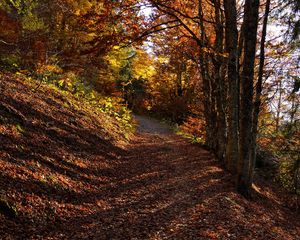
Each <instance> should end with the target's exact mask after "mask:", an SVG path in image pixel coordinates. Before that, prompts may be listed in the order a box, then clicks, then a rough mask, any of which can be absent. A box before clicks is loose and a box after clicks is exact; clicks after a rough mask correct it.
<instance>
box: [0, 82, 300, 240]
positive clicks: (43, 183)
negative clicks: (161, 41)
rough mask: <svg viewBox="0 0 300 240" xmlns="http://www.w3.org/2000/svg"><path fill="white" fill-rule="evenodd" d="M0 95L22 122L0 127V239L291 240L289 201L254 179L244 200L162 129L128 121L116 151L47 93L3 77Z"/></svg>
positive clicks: (295, 226) (210, 162) (196, 151)
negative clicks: (129, 132) (127, 135)
mask: <svg viewBox="0 0 300 240" xmlns="http://www.w3.org/2000/svg"><path fill="white" fill-rule="evenodd" d="M0 89H1V98H0V103H1V102H2V103H4V104H5V105H4V106H5V109H4V107H2V110H1V109H0V113H1V114H3V113H5V112H6V113H7V110H8V109H9V114H10V115H11V117H12V118H15V119H16V118H20V119H17V120H18V121H23V124H22V125H21V126H20V125H18V124H16V123H15V122H12V123H11V124H10V125H9V126H13V125H14V126H15V127H14V128H11V127H8V125H7V123H6V124H5V123H4V121H2V123H1V122H0V191H1V192H0V194H1V196H2V197H1V198H2V199H5V200H6V201H7V202H8V203H9V204H11V205H14V206H15V208H16V210H17V212H18V215H17V216H14V215H13V214H12V213H9V212H5V211H4V210H3V209H2V212H0V239H109V240H110V239H137V240H146V239H153V240H154V239H193V240H194V239H251V240H252V239H282V240H288V239H300V238H299V236H300V217H299V215H297V214H296V213H295V212H293V211H292V210H291V209H290V208H289V207H288V206H287V204H286V198H287V196H289V195H286V193H283V192H280V191H279V189H278V188H277V187H276V186H275V185H274V184H272V183H270V182H268V181H265V180H263V178H257V179H256V183H255V184H256V185H255V189H256V192H255V194H254V198H253V199H252V200H251V201H249V200H246V199H244V198H243V197H241V196H240V195H238V194H237V193H236V192H235V189H234V180H233V177H232V176H231V175H230V174H229V173H227V172H226V171H224V170H223V169H222V167H221V165H220V164H219V163H218V162H217V161H216V160H215V158H214V157H213V155H212V154H210V153H209V152H208V151H206V150H205V149H203V148H202V147H201V146H199V145H197V144H192V143H190V142H189V141H187V140H186V139H183V138H182V137H180V136H177V135H175V134H173V133H172V131H171V130H170V129H169V128H168V126H166V125H164V124H162V123H160V122H158V121H156V120H153V119H150V118H148V117H142V116H136V118H137V121H138V122H139V125H138V127H137V133H136V134H135V136H134V137H132V139H131V141H130V142H129V143H128V144H126V145H122V146H118V145H115V144H112V143H111V141H110V140H107V139H105V138H103V136H102V135H101V134H97V132H99V130H101V129H97V126H98V125H99V126H100V125H101V122H99V120H97V119H96V116H93V117H91V116H88V115H87V113H84V112H78V111H77V112H76V110H74V109H70V108H66V107H62V106H61V104H62V102H63V99H61V96H59V94H57V93H54V92H52V91H50V90H49V91H48V92H47V94H46V92H45V93H44V92H43V91H42V90H40V91H37V92H36V93H35V94H34V95H33V94H32V92H31V91H29V87H28V86H27V85H26V84H24V83H23V82H22V81H20V80H12V79H7V80H6V81H3V79H1V81H0ZM51 96H52V97H51ZM1 111H2V112H1ZM6 119H7V116H6ZM90 119H92V120H90ZM97 124H98V125H97ZM99 126H98V127H99ZM102 134H103V133H102Z"/></svg>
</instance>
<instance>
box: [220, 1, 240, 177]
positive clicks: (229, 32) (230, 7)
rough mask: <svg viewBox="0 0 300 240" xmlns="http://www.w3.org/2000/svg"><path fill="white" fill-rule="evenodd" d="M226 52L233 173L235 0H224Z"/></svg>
mask: <svg viewBox="0 0 300 240" xmlns="http://www.w3.org/2000/svg"><path fill="white" fill-rule="evenodd" d="M224 9H225V33H226V38H225V41H226V52H227V54H228V62H227V78H228V106H227V108H228V134H227V145H226V163H227V168H228V169H229V170H230V171H231V172H236V166H237V161H238V101H239V96H238V89H239V86H238V49H237V46H238V30H237V11H236V1H235V0H224Z"/></svg>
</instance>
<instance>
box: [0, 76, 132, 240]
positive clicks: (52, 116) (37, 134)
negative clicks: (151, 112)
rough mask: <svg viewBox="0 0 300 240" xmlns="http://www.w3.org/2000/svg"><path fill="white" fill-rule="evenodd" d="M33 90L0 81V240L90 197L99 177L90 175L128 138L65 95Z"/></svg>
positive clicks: (24, 82) (19, 81)
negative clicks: (80, 195)
mask: <svg viewBox="0 0 300 240" xmlns="http://www.w3.org/2000/svg"><path fill="white" fill-rule="evenodd" d="M36 87H37V82H35V81H31V80H28V79H25V78H24V77H21V76H17V75H13V74H8V73H5V74H2V73H1V75H0V92H1V93H0V191H1V192H0V200H1V203H3V204H1V206H2V207H1V206H0V207H1V209H0V210H1V211H0V235H1V236H7V235H6V234H5V233H3V232H7V233H9V232H10V230H9V229H10V228H12V230H11V232H10V234H13V232H14V231H15V230H16V229H18V228H15V227H14V224H18V223H17V222H18V221H20V223H22V224H25V225H26V223H27V224H29V226H30V225H32V228H35V227H37V226H35V224H30V223H34V222H35V223H37V224H38V226H40V227H41V226H42V225H43V224H44V223H46V222H47V221H49V218H51V217H53V216H54V215H53V214H54V213H55V212H56V207H55V206H54V205H55V203H57V204H59V203H61V202H64V201H68V202H69V201H70V202H72V203H76V202H77V201H79V199H78V197H77V194H78V192H80V191H90V192H92V191H94V190H95V188H96V187H97V186H96V185H93V184H92V183H94V182H101V181H102V180H105V176H102V175H100V174H98V172H93V171H98V170H99V171H100V170H101V169H102V168H103V169H105V168H106V165H107V162H109V161H113V160H115V159H117V158H118V154H119V153H121V152H123V151H124V150H122V147H121V146H122V143H124V141H125V140H126V139H125V135H127V134H129V133H128V132H126V131H125V130H123V129H122V125H121V124H120V123H119V122H118V121H117V120H115V119H114V118H113V117H110V116H108V115H107V114H105V113H101V112H100V111H97V110H95V109H94V108H92V107H91V106H89V104H88V103H85V102H84V101H80V100H78V99H76V98H74V97H73V96H72V95H71V94H70V93H67V92H62V91H60V90H59V89H57V88H55V87H53V86H47V85H42V86H41V87H39V88H38V89H37V90H36V91H34V90H35V89H36ZM92 166H96V167H97V169H95V168H93V167H92ZM103 171H106V170H103ZM53 202H55V203H53ZM53 204H54V205H53ZM66 208H67V207H66ZM13 209H16V212H15V213H14V212H13ZM64 211H66V209H65V210H64ZM14 215H15V216H14ZM16 215H17V216H16ZM11 217H16V219H10V218H11ZM52 220H53V219H52ZM16 221H17V222H16ZM29 228H30V227H29ZM18 230H19V231H20V232H19V233H15V234H16V235H17V236H19V234H20V236H22V235H21V232H22V229H21V228H20V229H18ZM3 234H4V235H3ZM10 236H11V235H10ZM24 239H25V238H24Z"/></svg>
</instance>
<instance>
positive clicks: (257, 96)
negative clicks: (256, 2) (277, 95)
mask: <svg viewBox="0 0 300 240" xmlns="http://www.w3.org/2000/svg"><path fill="white" fill-rule="evenodd" d="M270 2H271V0H267V2H266V9H265V15H264V21H263V28H262V37H261V42H260V57H259V58H260V59H259V69H258V79H257V83H256V93H255V103H254V109H253V134H252V137H253V139H252V141H253V144H252V149H251V153H250V159H251V161H250V162H251V164H250V178H249V181H250V183H249V184H251V183H252V182H253V174H254V168H255V164H256V138H257V133H258V116H259V111H260V105H261V93H262V80H263V72H264V71H263V70H264V64H265V42H266V35H267V24H268V17H269V12H270Z"/></svg>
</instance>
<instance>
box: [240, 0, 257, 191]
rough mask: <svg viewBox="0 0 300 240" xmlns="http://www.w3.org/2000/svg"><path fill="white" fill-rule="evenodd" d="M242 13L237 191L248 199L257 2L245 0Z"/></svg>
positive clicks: (255, 0)
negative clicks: (242, 53)
mask: <svg viewBox="0 0 300 240" xmlns="http://www.w3.org/2000/svg"><path fill="white" fill-rule="evenodd" d="M244 9H245V11H244V12H245V13H244V61H243V70H242V75H241V105H240V108H241V109H240V135H239V162H238V178H237V190H238V192H240V193H241V194H242V195H244V196H246V197H248V196H249V194H250V187H251V184H252V183H251V181H250V179H251V164H252V163H251V158H250V155H251V154H250V153H251V149H252V144H253V141H252V140H253V136H252V133H253V115H252V114H253V112H252V111H253V78H254V61H255V52H256V37H257V25H258V12H259V0H246V1H245V8H244Z"/></svg>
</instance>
